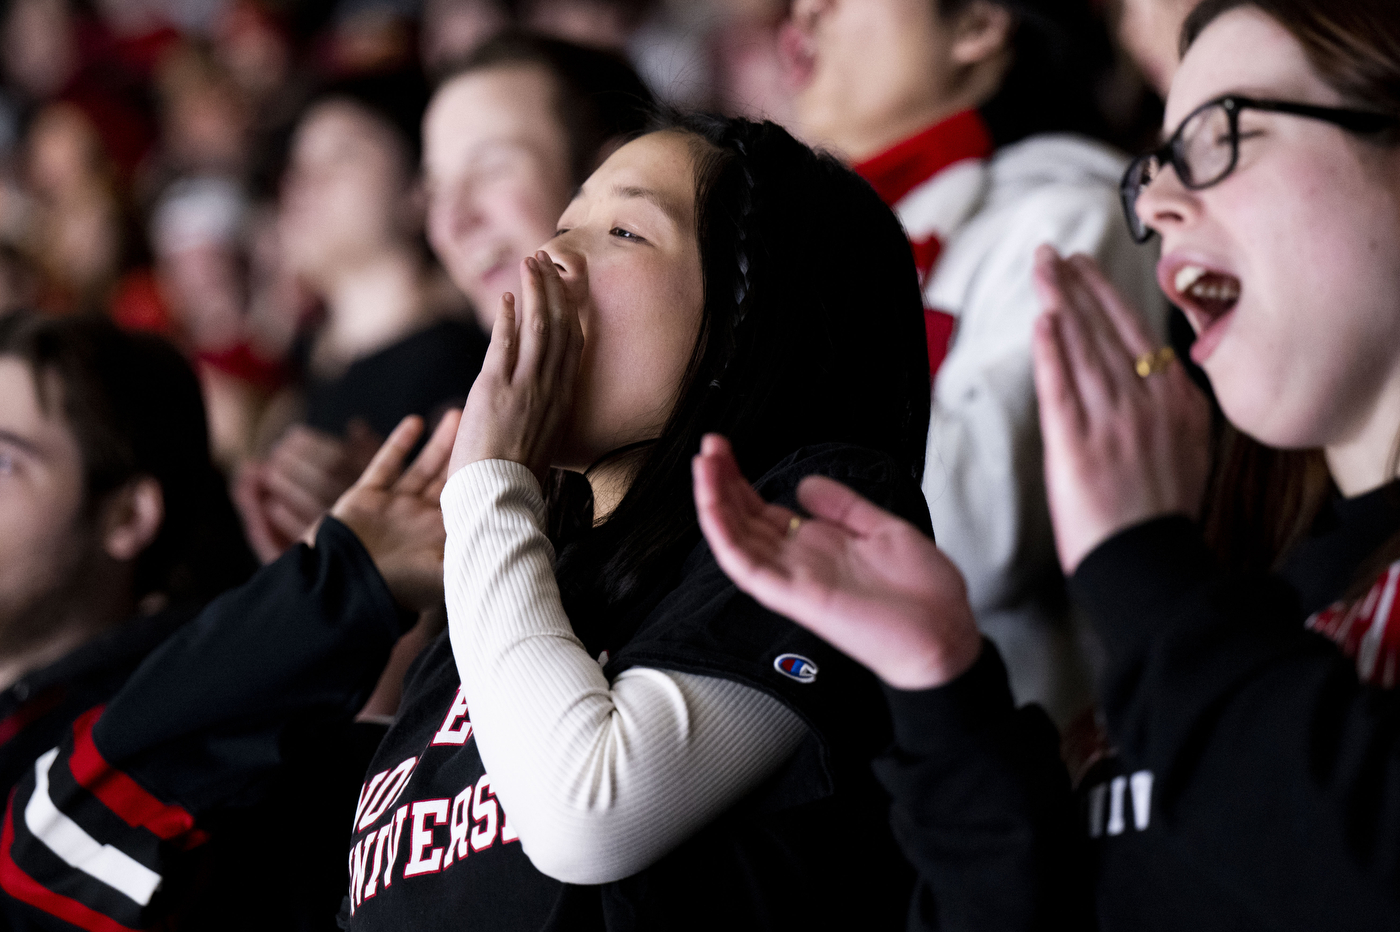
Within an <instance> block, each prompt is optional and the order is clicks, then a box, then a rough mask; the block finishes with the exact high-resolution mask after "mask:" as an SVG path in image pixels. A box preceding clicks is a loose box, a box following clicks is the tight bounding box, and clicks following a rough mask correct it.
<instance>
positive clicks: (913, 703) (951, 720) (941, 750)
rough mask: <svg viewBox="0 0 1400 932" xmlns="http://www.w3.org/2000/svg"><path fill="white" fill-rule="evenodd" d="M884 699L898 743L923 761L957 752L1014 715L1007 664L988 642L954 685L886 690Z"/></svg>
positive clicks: (983, 641) (986, 641) (985, 642)
mask: <svg viewBox="0 0 1400 932" xmlns="http://www.w3.org/2000/svg"><path fill="white" fill-rule="evenodd" d="M885 700H886V702H888V703H889V707H890V715H891V717H892V718H893V720H894V737H895V742H896V743H897V744H898V745H899V747H900V748H901V749H902V750H905V751H908V752H911V753H914V754H918V755H920V756H925V757H931V756H935V755H940V756H941V755H944V754H950V753H956V750H957V748H959V747H962V746H964V745H965V744H966V743H967V742H968V741H969V740H977V738H978V736H980V735H982V734H984V733H985V732H986V729H987V727H988V726H989V725H993V724H996V723H999V722H1001V721H1004V720H1005V719H1007V718H1009V717H1010V716H1011V715H1013V714H1015V711H1016V704H1015V701H1014V700H1013V699H1012V698H1011V686H1010V684H1009V682H1008V680H1007V676H1006V665H1005V664H1004V663H1002V659H1001V655H1000V654H999V653H997V649H996V647H995V646H993V644H992V642H991V641H989V640H987V639H986V638H983V639H982V653H981V654H979V655H978V657H977V661H976V662H975V663H974V664H973V665H972V666H971V667H969V668H968V669H967V671H966V672H965V673H963V675H962V676H960V677H958V678H957V679H955V680H953V681H952V682H951V683H946V684H944V685H943V686H938V687H935V688H933V689H921V690H903V689H895V688H894V687H892V686H886V687H885Z"/></svg>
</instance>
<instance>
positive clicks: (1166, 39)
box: [1118, 0, 1198, 97]
mask: <svg viewBox="0 0 1400 932" xmlns="http://www.w3.org/2000/svg"><path fill="white" fill-rule="evenodd" d="M1197 2H1198V0H1122V3H1123V5H1122V9H1121V11H1120V13H1119V19H1118V41H1119V42H1121V43H1122V44H1123V48H1124V49H1126V50H1127V52H1128V55H1129V56H1130V57H1131V58H1132V59H1133V62H1134V63H1135V64H1136V65H1137V66H1138V70H1139V71H1141V72H1142V76H1143V77H1144V78H1146V79H1147V83H1148V84H1150V85H1152V87H1153V88H1154V89H1155V90H1156V91H1157V93H1158V94H1161V95H1162V96H1163V97H1166V96H1167V90H1168V88H1170V87H1171V83H1172V75H1173V74H1175V73H1176V66H1177V61H1178V55H1177V49H1178V48H1179V47H1180V43H1181V24H1182V23H1184V22H1186V17H1187V16H1188V15H1189V14H1190V12H1191V10H1193V9H1194V8H1195V6H1196V3H1197Z"/></svg>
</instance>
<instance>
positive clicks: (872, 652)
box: [693, 434, 982, 690]
mask: <svg viewBox="0 0 1400 932" xmlns="http://www.w3.org/2000/svg"><path fill="white" fill-rule="evenodd" d="M693 468H694V475H695V508H696V512H697V514H698V516H699V519H700V529H701V530H702V531H703V532H704V534H705V539H706V540H707V541H708V542H709V544H710V549H711V550H712V551H713V552H714V555H715V559H716V560H717V561H718V562H719V565H720V567H721V568H722V569H723V570H724V571H725V573H727V574H728V575H729V578H730V579H732V580H734V584H735V585H737V586H738V587H739V588H740V589H742V590H743V591H744V592H747V593H748V594H749V595H751V596H753V597H754V599H756V600H757V601H758V602H759V603H760V604H762V605H764V606H765V607H767V608H769V609H771V610H772V611H775V612H777V613H778V614H780V615H786V616H787V617H788V618H791V619H792V620H793V621H795V622H797V623H798V624H800V625H802V626H803V627H806V628H809V629H810V630H812V631H813V632H815V633H816V634H818V635H820V636H821V637H823V638H825V639H826V640H827V641H829V642H831V644H833V645H834V646H835V647H837V648H838V649H839V650H841V651H843V652H844V653H846V654H848V655H850V656H851V657H853V658H854V659H856V660H858V661H859V662H861V663H862V664H864V665H865V666H867V667H869V668H870V669H871V670H873V671H874V672H875V674H876V675H877V676H879V677H880V679H882V680H884V681H885V682H886V683H888V684H889V685H890V686H893V687H895V688H897V689H910V690H913V689H930V688H933V687H935V686H942V685H944V684H946V683H948V682H951V681H952V680H954V679H956V678H957V677H959V676H960V675H962V674H963V673H964V672H965V671H966V670H967V669H968V668H969V667H971V666H972V664H973V663H974V662H975V661H976V660H977V656H978V654H979V653H980V652H981V649H982V639H981V635H980V634H979V633H978V631H977V625H976V623H975V622H974V621H973V618H972V609H971V607H970V606H969V605H968V601H967V587H966V584H965V583H964V582H963V578H962V574H960V573H959V572H958V570H957V568H956V567H955V566H953V564H952V563H951V562H950V561H949V560H948V558H947V557H945V556H944V555H943V554H942V552H940V551H939V549H938V548H937V547H935V546H934V543H933V541H931V540H929V539H928V537H926V536H925V535H924V534H923V533H922V532H921V531H919V529H918V528H916V527H914V526H913V525H912V524H909V523H908V522H907V521H904V520H902V519H900V518H897V517H895V516H894V515H892V514H890V513H889V512H887V511H884V510H882V509H880V508H878V507H876V506H875V505H873V504H871V503H870V502H868V501H866V500H865V499H864V498H861V497H860V496H859V495H857V494H856V493H855V492H853V491H851V490H850V489H848V488H847V487H845V486H844V485H842V484H840V483H839V482H836V481H834V480H831V479H827V478H825V477H822V476H809V477H808V478H806V479H804V480H803V481H802V484H801V485H800V486H798V490H797V498H798V501H799V502H800V503H801V505H802V507H803V508H805V509H807V511H808V512H809V513H810V515H811V517H810V518H807V519H805V520H803V521H802V523H801V524H800V525H799V526H798V528H797V531H796V533H791V534H790V533H789V528H790V525H791V520H792V518H793V517H794V513H793V512H792V511H790V510H788V509H787V508H784V507H782V506H780V505H771V504H768V503H766V502H764V501H763V499H761V498H759V496H758V493H757V492H755V491H754V490H753V487H752V486H750V485H749V484H748V482H747V480H745V479H744V477H743V475H742V474H741V473H740V472H739V467H738V464H737V463H735V461H734V455H733V452H732V451H731V450H730V447H729V442H728V441H727V440H725V439H724V438H723V437H720V436H718V435H716V434H710V435H708V436H706V437H705V439H704V441H703V442H702V444H701V447H700V455H699V456H697V457H696V458H695V461H694V464H693Z"/></svg>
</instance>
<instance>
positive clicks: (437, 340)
mask: <svg viewBox="0 0 1400 932" xmlns="http://www.w3.org/2000/svg"><path fill="white" fill-rule="evenodd" d="M486 347H487V338H486V336H485V334H483V333H482V332H481V330H480V329H479V328H478V327H477V326H476V325H475V324H474V323H471V322H469V321H456V320H443V321H439V322H438V323H436V324H433V325H432V326H430V327H427V328H425V329H423V330H419V331H418V332H416V333H414V334H411V335H409V336H407V337H405V338H404V339H402V340H400V341H399V342H397V343H395V344H393V345H391V346H387V347H385V348H384V349H382V350H380V351H379V352H377V353H374V354H372V355H370V356H366V357H365V358H364V359H360V360H356V361H355V362H354V363H352V364H351V365H350V367H349V368H348V369H346V370H345V373H344V374H343V375H342V376H340V377H339V378H338V379H333V380H331V381H329V382H323V383H320V384H316V385H312V386H311V387H310V388H309V389H308V391H307V408H306V422H307V424H309V425H310V426H312V427H314V428H316V429H317V430H322V431H326V432H327V433H331V434H337V435H339V434H343V433H344V432H345V430H346V427H347V425H348V424H349V423H350V421H351V420H352V419H354V418H361V419H363V420H365V421H366V422H368V424H369V426H370V427H372V428H374V430H375V431H376V432H377V433H378V434H379V435H380V436H385V437H387V436H388V435H389V431H391V430H393V429H394V427H395V425H397V424H398V422H399V421H400V420H402V419H403V418H405V417H407V416H408V415H410V414H419V415H422V416H423V417H432V416H434V415H435V414H437V413H439V409H440V408H442V407H445V406H449V405H453V406H457V407H460V406H461V405H462V404H463V403H464V402H465V401H466V400H467V393H468V392H470V391H471V388H472V383H473V382H475V381H476V376H477V373H478V372H480V371H481V363H482V361H483V360H484V359H485V358H486Z"/></svg>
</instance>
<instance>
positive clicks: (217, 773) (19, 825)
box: [0, 519, 409, 928]
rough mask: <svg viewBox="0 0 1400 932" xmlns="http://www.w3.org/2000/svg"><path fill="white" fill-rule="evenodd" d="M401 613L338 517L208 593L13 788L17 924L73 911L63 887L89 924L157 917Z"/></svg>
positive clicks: (358, 673) (347, 713)
mask: <svg viewBox="0 0 1400 932" xmlns="http://www.w3.org/2000/svg"><path fill="white" fill-rule="evenodd" d="M407 620H409V619H405V618H403V617H402V616H400V614H399V612H398V610H397V609H396V608H395V606H394V603H393V600H392V598H391V597H390V595H389V592H388V590H387V588H386V587H385V586H384V582H383V580H382V579H380V578H379V575H378V572H377V571H376V570H375V568H374V566H373V564H372V563H371V562H370V559H369V555H368V554H367V553H365V551H364V549H363V548H362V547H361V546H360V544H359V541H358V540H357V539H356V538H355V537H354V535H353V534H351V533H350V531H349V530H348V529H347V528H345V527H344V526H343V525H342V524H340V523H339V522H338V521H335V520H334V519H327V520H326V521H325V523H324V524H323V526H322V528H321V530H320V534H319V536H318V537H317V543H316V547H315V548H314V549H311V548H308V547H306V546H305V545H297V546H295V547H293V548H292V549H291V550H290V551H288V552H287V553H286V554H284V555H283V556H282V557H281V558H280V559H279V560H277V561H275V562H273V563H271V564H269V565H268V566H265V567H263V568H262V569H261V570H259V571H258V572H257V573H256V574H255V575H254V576H253V578H252V579H251V580H250V581H249V582H248V583H246V584H245V585H243V586H240V587H239V588H237V589H234V590H232V591H230V592H228V593H225V594H224V595H223V596H221V597H220V598H218V599H216V600H215V601H214V602H212V603H210V605H209V606H208V607H207V608H205V610H204V611H203V612H202V613H201V614H200V615H199V616H198V617H197V618H196V619H195V620H193V621H191V622H189V623H188V624H187V625H186V626H185V627H184V628H182V629H181V630H179V631H177V632H176V633H175V634H173V635H171V637H170V638H169V639H168V640H167V641H166V642H165V643H164V644H163V645H162V646H161V647H159V648H158V649H157V650H156V651H154V652H153V653H152V654H151V655H150V656H149V657H148V658H147V659H146V660H145V662H144V663H143V664H142V665H141V666H140V667H139V668H138V669H137V671H136V672H135V673H134V674H133V675H132V676H131V678H130V679H128V681H127V682H126V684H125V686H124V687H123V688H122V689H121V691H120V692H118V693H117V695H116V696H115V697H114V698H113V699H112V700H111V702H109V703H108V704H107V706H106V708H105V709H103V708H101V707H98V708H94V709H92V710H90V711H89V712H88V713H86V714H84V715H83V716H80V717H79V718H78V720H77V721H76V722H74V725H73V728H72V730H71V731H70V733H69V734H68V735H67V736H66V737H65V738H64V740H63V741H62V742H61V743H60V744H59V746H58V747H56V748H54V749H53V750H52V751H50V752H49V753H47V754H45V755H44V756H43V757H41V758H40V759H39V760H38V761H37V762H36V763H35V765H34V767H33V768H32V769H31V770H30V772H29V774H28V775H27V776H26V778H25V779H24V780H22V781H21V782H20V783H19V784H18V785H17V787H16V789H15V792H14V793H13V794H12V796H11V798H10V800H9V806H8V809H7V811H6V813H5V817H4V818H5V825H4V833H5V837H6V839H7V840H6V842H5V844H4V845H0V887H3V889H4V891H5V893H6V894H7V895H8V896H9V897H10V898H12V900H14V901H15V902H17V903H24V904H28V907H29V908H26V907H19V906H16V907H15V909H16V910H17V912H19V913H23V914H24V915H25V916H26V917H28V918H26V919H25V920H24V921H25V923H26V924H28V923H31V922H32V923H37V924H39V926H40V927H44V928H48V927H50V926H49V924H48V923H49V918H47V917H48V914H49V913H50V912H51V911H57V912H56V913H55V915H59V916H67V917H71V915H72V913H71V911H69V910H67V908H66V907H65V905H64V904H71V903H72V902H73V899H72V898H74V897H76V898H77V899H78V900H80V901H81V902H83V903H91V904H99V905H100V906H101V909H102V910H103V911H102V912H101V913H94V914H93V916H94V917H95V918H92V920H91V921H92V922H95V923H98V925H95V926H92V927H93V928H97V927H99V926H100V927H103V928H108V927H110V928H117V927H119V926H120V927H124V928H151V927H155V926H157V925H160V924H161V923H162V922H164V921H165V920H166V919H168V918H169V909H170V908H171V905H172V904H178V903H179V902H180V900H179V896H178V895H175V896H174V898H173V899H172V898H170V897H163V896H159V895H157V891H158V890H160V889H162V888H164V887H165V886H166V885H167V883H169V882H170V880H171V879H172V878H174V879H177V880H178V879H180V878H186V877H188V876H189V872H190V868H191V864H190V861H191V858H198V857H199V856H200V855H198V854H195V855H192V854H191V853H190V852H191V851H192V850H196V849H199V848H200V847H201V845H202V844H203V842H204V841H205V840H207V838H208V837H209V835H208V831H209V830H211V826H214V825H221V824H223V823H222V822H220V821H219V820H218V818H217V817H218V816H220V815H221V814H225V813H227V810H228V807H229V806H232V805H239V806H247V805H250V804H253V803H255V802H256V801H257V798H258V795H259V794H260V793H262V792H264V791H265V790H266V789H267V788H268V787H269V786H270V785H271V781H269V780H267V779H266V778H268V777H269V776H271V775H273V774H275V773H276V772H277V771H278V770H279V768H281V767H282V766H283V765H284V764H285V763H286V760H287V754H288V752H289V751H290V750H293V749H294V748H295V742H294V741H293V740H292V739H290V738H289V733H290V732H291V731H292V730H293V729H295V728H297V727H298V726H300V727H317V728H324V727H325V726H326V725H329V724H333V723H337V722H339V723H343V724H347V725H348V723H349V722H350V720H351V717H352V716H353V715H354V713H355V711H356V710H357V709H358V708H359V707H360V706H361V705H362V704H363V703H364V700H365V697H366V695H367V694H368V693H369V690H370V689H371V687H373V685H374V681H375V678H376V677H377V676H378V675H379V671H380V669H382V667H383V666H384V662H385V659H386V658H387V657H388V655H389V651H390V648H392V646H393V644H394V641H395V639H396V638H397V637H398V635H399V633H400V630H401V626H402V624H403V623H404V622H405V621H407ZM30 908H32V910H31V909H30ZM52 922H53V926H54V927H58V926H62V927H64V928H68V926H67V924H66V921H65V920H62V919H53V920H52ZM104 923H105V924H104Z"/></svg>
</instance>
